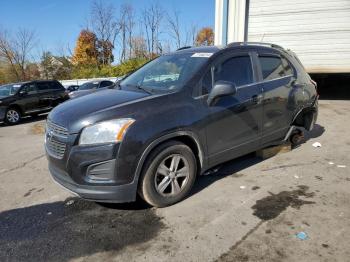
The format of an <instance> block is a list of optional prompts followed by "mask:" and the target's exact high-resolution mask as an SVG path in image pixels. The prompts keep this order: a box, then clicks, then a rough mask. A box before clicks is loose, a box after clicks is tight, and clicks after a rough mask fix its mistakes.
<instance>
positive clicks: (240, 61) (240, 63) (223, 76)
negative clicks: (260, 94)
mask: <svg viewBox="0 0 350 262" xmlns="http://www.w3.org/2000/svg"><path fill="white" fill-rule="evenodd" d="M214 79H215V82H217V81H220V80H223V81H229V82H232V83H234V84H235V85H236V86H243V85H247V84H251V83H253V69H252V63H251V60H250V57H249V56H248V55H247V56H238V57H232V58H229V59H227V60H225V61H224V62H223V63H221V64H219V65H217V66H216V67H215V70H214Z"/></svg>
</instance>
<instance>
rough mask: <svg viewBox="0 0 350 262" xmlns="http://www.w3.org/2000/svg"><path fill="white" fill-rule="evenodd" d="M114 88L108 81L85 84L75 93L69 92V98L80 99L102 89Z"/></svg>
mask: <svg viewBox="0 0 350 262" xmlns="http://www.w3.org/2000/svg"><path fill="white" fill-rule="evenodd" d="M114 87H115V84H114V83H113V82H112V81H109V80H99V81H91V82H86V83H84V84H82V85H81V86H79V88H78V89H77V90H76V91H72V92H70V93H69V98H76V97H81V96H85V95H88V94H91V93H95V92H97V91H101V90H104V89H111V88H114Z"/></svg>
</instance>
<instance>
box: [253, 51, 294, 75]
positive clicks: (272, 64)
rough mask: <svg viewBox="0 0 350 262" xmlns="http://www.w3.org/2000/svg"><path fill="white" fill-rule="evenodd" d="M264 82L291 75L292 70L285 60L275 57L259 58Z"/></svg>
mask: <svg viewBox="0 0 350 262" xmlns="http://www.w3.org/2000/svg"><path fill="white" fill-rule="evenodd" d="M259 61H260V65H261V71H262V76H263V79H264V80H272V79H277V78H281V77H285V76H290V75H293V69H292V67H291V65H290V63H289V62H288V61H287V59H285V58H283V57H282V58H281V57H277V56H263V55H262V56H259Z"/></svg>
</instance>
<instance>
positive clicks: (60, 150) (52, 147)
mask: <svg viewBox="0 0 350 262" xmlns="http://www.w3.org/2000/svg"><path fill="white" fill-rule="evenodd" d="M46 148H47V150H48V151H49V153H50V154H51V155H52V156H53V157H56V158H59V159H62V158H63V156H64V153H65V152H66V144H64V143H61V142H58V141H55V140H54V139H53V138H51V139H46Z"/></svg>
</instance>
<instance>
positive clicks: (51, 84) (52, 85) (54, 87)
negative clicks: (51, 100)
mask: <svg viewBox="0 0 350 262" xmlns="http://www.w3.org/2000/svg"><path fill="white" fill-rule="evenodd" d="M48 84H49V87H50V89H51V90H62V89H64V87H63V86H61V84H60V83H58V82H49V83H48Z"/></svg>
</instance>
